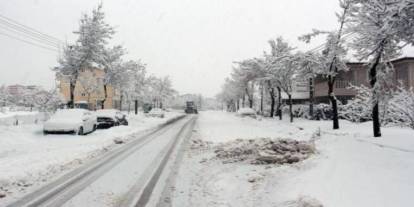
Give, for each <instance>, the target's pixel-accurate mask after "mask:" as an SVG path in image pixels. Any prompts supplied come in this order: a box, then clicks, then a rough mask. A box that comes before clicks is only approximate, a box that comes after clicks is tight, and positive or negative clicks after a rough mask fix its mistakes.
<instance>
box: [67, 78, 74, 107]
mask: <svg viewBox="0 0 414 207" xmlns="http://www.w3.org/2000/svg"><path fill="white" fill-rule="evenodd" d="M69 93H70V100H69V101H68V108H71V109H73V108H74V107H75V84H73V83H72V82H70V84H69Z"/></svg>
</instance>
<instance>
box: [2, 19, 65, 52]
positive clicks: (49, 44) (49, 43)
mask: <svg viewBox="0 0 414 207" xmlns="http://www.w3.org/2000/svg"><path fill="white" fill-rule="evenodd" d="M0 28H2V29H4V30H7V31H9V32H12V33H13V34H17V35H19V36H24V37H26V38H29V39H31V40H34V41H36V42H39V43H41V44H45V45H48V46H51V47H55V48H59V45H58V44H55V43H52V42H48V41H44V40H39V39H37V38H36V37H33V36H31V35H30V34H27V33H24V32H22V33H19V32H16V31H15V30H12V29H10V28H8V27H4V25H2V24H1V22H0ZM0 31H1V30H0Z"/></svg>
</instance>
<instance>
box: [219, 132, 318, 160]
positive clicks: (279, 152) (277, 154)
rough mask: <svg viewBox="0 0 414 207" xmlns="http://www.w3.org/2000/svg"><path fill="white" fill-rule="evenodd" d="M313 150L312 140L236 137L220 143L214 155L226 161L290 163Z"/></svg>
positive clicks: (306, 156)
mask: <svg viewBox="0 0 414 207" xmlns="http://www.w3.org/2000/svg"><path fill="white" fill-rule="evenodd" d="M314 152H315V146H314V144H313V143H312V142H307V141H297V140H293V139H269V138H262V139H248V140H246V139H237V140H234V141H231V142H227V143H224V144H221V145H219V146H218V147H217V149H216V150H215V153H216V157H217V158H219V159H224V160H226V162H240V161H248V162H250V163H252V164H291V163H296V162H299V161H302V160H304V159H306V158H308V157H309V156H310V155H311V154H313V153H314Z"/></svg>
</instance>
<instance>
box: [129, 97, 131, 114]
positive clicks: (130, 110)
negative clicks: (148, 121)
mask: <svg viewBox="0 0 414 207" xmlns="http://www.w3.org/2000/svg"><path fill="white" fill-rule="evenodd" d="M129 113H131V100H129V101H128V114H129Z"/></svg>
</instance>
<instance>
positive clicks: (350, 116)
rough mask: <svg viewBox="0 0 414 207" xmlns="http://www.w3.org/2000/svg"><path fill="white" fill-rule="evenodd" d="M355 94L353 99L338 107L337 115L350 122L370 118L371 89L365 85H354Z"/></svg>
mask: <svg viewBox="0 0 414 207" xmlns="http://www.w3.org/2000/svg"><path fill="white" fill-rule="evenodd" d="M350 89H353V90H356V91H357V94H356V96H355V98H354V99H352V100H350V101H348V103H347V104H345V105H342V106H340V107H339V116H340V117H341V118H342V119H346V120H348V121H351V122H364V121H368V120H371V97H372V96H371V94H372V92H371V89H369V88H368V87H366V86H363V85H362V86H360V87H355V86H351V87H350Z"/></svg>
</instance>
